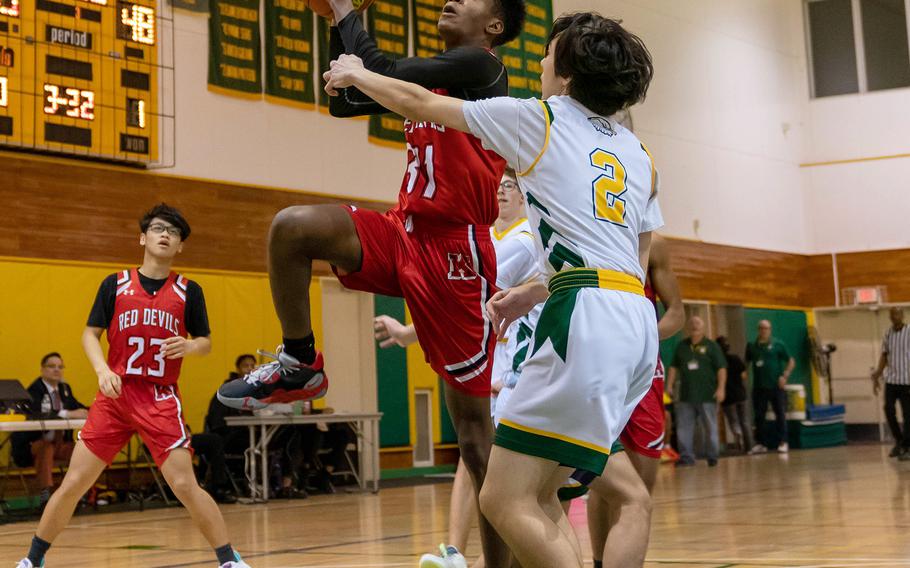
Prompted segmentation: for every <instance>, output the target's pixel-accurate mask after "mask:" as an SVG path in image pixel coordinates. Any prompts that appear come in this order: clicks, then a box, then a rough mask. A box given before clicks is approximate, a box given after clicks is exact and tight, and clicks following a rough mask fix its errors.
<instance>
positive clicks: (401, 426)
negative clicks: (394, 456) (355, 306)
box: [373, 294, 411, 448]
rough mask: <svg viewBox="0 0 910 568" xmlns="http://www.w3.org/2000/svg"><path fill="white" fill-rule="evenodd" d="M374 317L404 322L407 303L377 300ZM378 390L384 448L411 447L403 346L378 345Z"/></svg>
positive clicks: (406, 376) (406, 367)
mask: <svg viewBox="0 0 910 568" xmlns="http://www.w3.org/2000/svg"><path fill="white" fill-rule="evenodd" d="M373 298H374V299H373V311H374V314H375V315H377V316H379V315H387V316H391V317H393V318H395V319H397V320H398V321H404V320H405V317H404V300H403V299H401V298H392V297H389V296H380V295H378V294H377V295H375V296H374V297H373ZM376 390H377V395H378V400H379V412H382V421H381V422H380V425H379V426H380V427H379V445H380V447H383V448H385V447H391V446H407V445H408V444H410V443H411V428H410V424H409V423H408V357H407V352H406V351H405V350H404V349H402V348H400V347H392V348H391V349H382V348H380V347H379V343H376Z"/></svg>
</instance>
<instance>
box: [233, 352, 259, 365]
mask: <svg viewBox="0 0 910 568" xmlns="http://www.w3.org/2000/svg"><path fill="white" fill-rule="evenodd" d="M247 359H252V360H253V364H254V365H255V364H256V356H255V355H253V354H252V353H244V354H243V355H240V356H238V357H237V359H236V360H235V361H234V367H235V368H237V367H239V366H240V364H241V363H243V362H244V361H246V360H247Z"/></svg>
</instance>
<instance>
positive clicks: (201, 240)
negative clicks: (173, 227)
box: [0, 153, 396, 272]
mask: <svg viewBox="0 0 910 568" xmlns="http://www.w3.org/2000/svg"><path fill="white" fill-rule="evenodd" d="M389 197H390V199H394V198H395V197H396V192H395V188H390V190H389ZM162 201H164V202H166V203H168V204H170V205H173V206H175V207H178V208H180V209H181V210H182V211H183V213H184V215H186V217H187V219H188V220H189V222H190V225H191V227H192V229H193V232H192V234H191V235H190V238H189V240H188V241H187V246H186V247H185V250H184V252H183V253H182V254H181V256H179V257H178V261H177V264H178V265H179V266H183V267H194V268H216V269H225V270H240V271H252V272H263V271H265V269H266V265H265V262H266V257H265V250H266V248H265V243H266V235H267V232H268V228H269V225H270V223H271V221H272V217H274V215H275V213H277V212H278V211H280V210H281V209H283V208H285V207H289V206H291V205H309V204H324V203H351V204H354V205H357V206H358V207H366V208H371V209H379V210H384V209H387V208H388V207H389V204H388V203H376V202H367V201H358V200H355V199H343V198H332V197H325V196H318V195H312V194H306V193H299V192H291V191H278V190H269V189H263V188H255V187H245V186H240V185H231V184H226V183H216V182H207V181H198V180H190V179H184V178H177V177H171V176H167V175H155V174H152V173H148V172H144V171H137V170H134V169H130V168H121V167H116V166H96V165H94V164H92V165H83V164H80V163H74V162H69V161H63V160H55V159H43V158H31V157H25V158H23V157H21V156H20V155H17V154H10V153H0V202H2V203H4V204H6V219H5V220H4V222H3V223H0V256H20V257H31V258H49V259H59V260H82V261H95V262H115V263H126V264H127V265H131V264H135V263H137V262H139V261H141V259H142V256H141V251H140V248H139V238H138V236H139V227H138V224H137V222H138V219H139V217H141V216H142V214H143V213H144V212H145V211H146V210H147V209H149V208H150V207H151V206H152V205H154V204H156V203H159V202H162ZM320 271H321V272H327V271H328V268H327V266H325V265H323V266H321V267H320Z"/></svg>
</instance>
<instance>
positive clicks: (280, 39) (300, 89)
mask: <svg viewBox="0 0 910 568" xmlns="http://www.w3.org/2000/svg"><path fill="white" fill-rule="evenodd" d="M265 94H266V98H267V99H268V100H269V101H271V102H276V103H281V104H290V105H293V106H302V107H304V108H313V105H314V103H315V102H316V93H315V90H314V88H313V12H311V11H310V10H308V9H307V5H306V2H304V0H265Z"/></svg>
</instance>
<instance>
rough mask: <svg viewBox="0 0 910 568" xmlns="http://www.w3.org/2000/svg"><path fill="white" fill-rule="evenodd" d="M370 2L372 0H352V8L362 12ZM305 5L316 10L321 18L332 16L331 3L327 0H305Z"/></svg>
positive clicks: (330, 17)
mask: <svg viewBox="0 0 910 568" xmlns="http://www.w3.org/2000/svg"><path fill="white" fill-rule="evenodd" d="M372 3H373V0H354V9H355V10H357V11H358V12H363V11H364V10H366V9H367V8H369V7H370V4H372ZM306 5H307V6H309V8H310V10H312V11H314V12H316V13H317V14H319V15H320V16H322V17H323V18H327V19H329V20H331V19H332V18H333V17H334V14H333V12H332V5H331V4H329V0H306Z"/></svg>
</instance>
